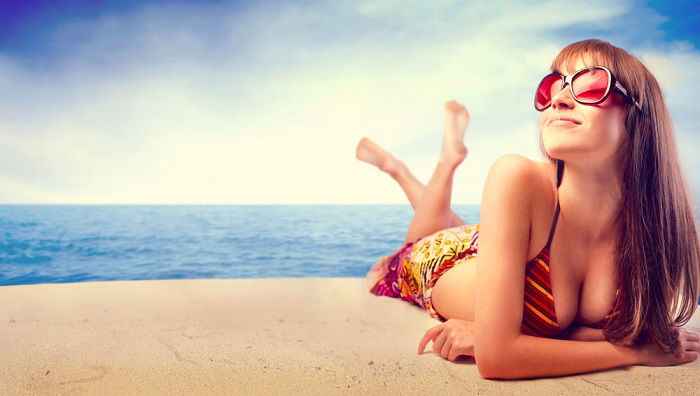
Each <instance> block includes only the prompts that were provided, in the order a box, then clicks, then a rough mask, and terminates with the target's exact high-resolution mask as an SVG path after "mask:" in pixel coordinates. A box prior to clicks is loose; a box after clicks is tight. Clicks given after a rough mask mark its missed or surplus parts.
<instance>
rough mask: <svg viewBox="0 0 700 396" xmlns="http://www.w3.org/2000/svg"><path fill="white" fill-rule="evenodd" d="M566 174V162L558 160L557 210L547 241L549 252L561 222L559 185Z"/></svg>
mask: <svg viewBox="0 0 700 396" xmlns="http://www.w3.org/2000/svg"><path fill="white" fill-rule="evenodd" d="M563 173H564V161H562V160H559V159H558V160H557V176H556V177H557V179H556V181H557V209H556V211H555V212H554V219H552V227H551V230H550V231H549V239H547V244H546V245H545V247H546V248H547V250H549V246H550V244H551V243H552V238H553V237H554V230H555V229H556V228H557V220H559V210H560V208H559V193H558V190H559V185H561V176H562V174H563Z"/></svg>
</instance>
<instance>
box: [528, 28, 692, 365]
mask: <svg viewBox="0 0 700 396" xmlns="http://www.w3.org/2000/svg"><path fill="white" fill-rule="evenodd" d="M584 54H585V55H587V56H588V57H590V60H591V61H592V62H593V64H591V65H586V66H605V67H607V68H608V69H610V71H611V72H612V73H613V75H614V76H615V78H617V79H618V80H619V81H620V83H621V84H622V85H623V86H624V87H625V88H626V89H627V90H628V92H629V93H630V94H631V96H632V97H633V98H635V99H636V100H637V102H639V104H640V105H641V107H642V109H641V111H640V110H639V109H637V108H636V107H635V106H634V105H633V104H632V102H631V101H630V100H627V108H626V117H625V129H626V134H625V137H624V138H623V139H622V143H621V145H620V147H619V149H618V151H617V153H616V156H617V159H618V161H617V162H618V170H619V172H620V180H621V181H622V186H621V192H622V198H621V202H620V210H619V212H618V216H617V220H616V225H617V226H618V230H624V232H619V233H618V234H619V235H618V237H617V249H616V257H615V263H616V265H617V270H618V274H620V300H619V306H620V308H621V312H620V314H618V315H615V316H613V317H611V318H610V319H609V321H608V323H607V325H606V326H605V329H604V331H603V333H604V335H605V338H606V339H607V340H608V341H610V342H613V343H616V344H622V345H628V346H632V345H637V344H639V343H642V342H646V341H649V342H653V343H655V344H656V345H657V346H658V347H659V348H660V349H661V350H663V351H665V352H671V351H672V350H673V349H674V348H675V346H676V344H677V342H678V329H677V328H678V327H680V326H682V325H684V324H686V323H687V322H688V320H690V318H691V316H692V315H693V313H694V312H695V310H696V309H697V304H698V294H699V293H700V290H699V289H700V243H699V242H698V232H697V228H696V222H695V218H694V212H693V206H692V202H691V198H690V192H689V190H688V186H687V182H686V180H685V178H684V175H683V173H682V172H681V167H680V163H679V160H678V152H677V148H676V141H675V138H674V134H673V125H672V123H671V117H670V115H669V112H668V109H667V108H666V104H665V103H664V98H663V94H662V92H661V88H660V87H659V84H658V82H657V81H656V78H654V76H653V75H652V74H651V73H650V72H649V70H648V69H647V68H646V67H645V66H644V65H643V64H642V63H641V62H640V61H639V60H638V59H637V58H635V57H634V56H632V55H630V54H629V53H627V52H626V51H624V50H622V49H621V48H618V47H615V46H613V45H612V44H610V43H608V42H605V41H601V40H585V41H579V42H576V43H573V44H570V45H569V46H567V47H566V48H564V49H563V50H562V51H561V52H560V53H559V55H557V57H556V58H555V59H554V61H553V62H552V66H551V70H552V71H561V67H562V66H563V65H566V66H567V67H568V68H569V69H571V70H573V67H575V63H576V61H577V60H578V59H579V58H581V57H583V55H584ZM583 60H584V61H585V60H586V57H583ZM540 151H541V152H542V155H544V156H545V158H547V159H548V160H550V161H552V162H554V161H556V159H554V158H552V157H550V156H549V154H548V153H547V152H546V150H545V148H544V145H543V143H542V135H541V131H540Z"/></svg>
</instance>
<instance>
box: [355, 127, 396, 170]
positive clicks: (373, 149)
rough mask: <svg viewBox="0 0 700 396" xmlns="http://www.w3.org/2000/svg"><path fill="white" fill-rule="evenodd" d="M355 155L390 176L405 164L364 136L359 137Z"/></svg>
mask: <svg viewBox="0 0 700 396" xmlns="http://www.w3.org/2000/svg"><path fill="white" fill-rule="evenodd" d="M355 155H356V156H357V159H359V160H360V161H364V162H367V163H369V164H372V165H374V166H376V167H378V168H379V169H380V170H382V171H384V172H386V173H388V174H390V175H392V176H394V175H396V174H397V173H398V172H399V171H400V170H401V168H402V167H404V166H405V165H404V164H403V162H401V161H399V160H397V159H396V158H394V156H393V155H391V154H389V152H388V151H386V150H384V149H383V148H381V146H379V145H378V144H377V143H374V142H373V141H371V140H369V139H368V138H366V137H363V138H362V139H360V143H358V144H357V149H356V150H355Z"/></svg>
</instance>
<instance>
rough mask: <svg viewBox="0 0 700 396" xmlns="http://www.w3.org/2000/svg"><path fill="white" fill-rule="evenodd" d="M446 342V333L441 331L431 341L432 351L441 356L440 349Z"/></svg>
mask: <svg viewBox="0 0 700 396" xmlns="http://www.w3.org/2000/svg"><path fill="white" fill-rule="evenodd" d="M446 341H447V331H445V329H443V330H442V331H441V332H440V334H439V335H438V336H437V337H436V338H435V339H434V340H433V351H434V352H435V353H436V354H438V355H440V356H442V347H443V345H445V342H446Z"/></svg>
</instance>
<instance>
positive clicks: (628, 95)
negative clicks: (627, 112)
mask: <svg viewBox="0 0 700 396" xmlns="http://www.w3.org/2000/svg"><path fill="white" fill-rule="evenodd" d="M615 88H617V89H618V90H619V91H620V92H622V94H623V95H625V96H627V97H628V98H630V99H631V100H632V103H634V105H635V106H637V108H638V109H639V110H641V109H642V106H640V104H639V103H637V101H636V100H634V98H633V97H632V96H631V95H630V94H628V93H627V90H626V89H625V88H623V87H622V84H620V82H619V81H615Z"/></svg>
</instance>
